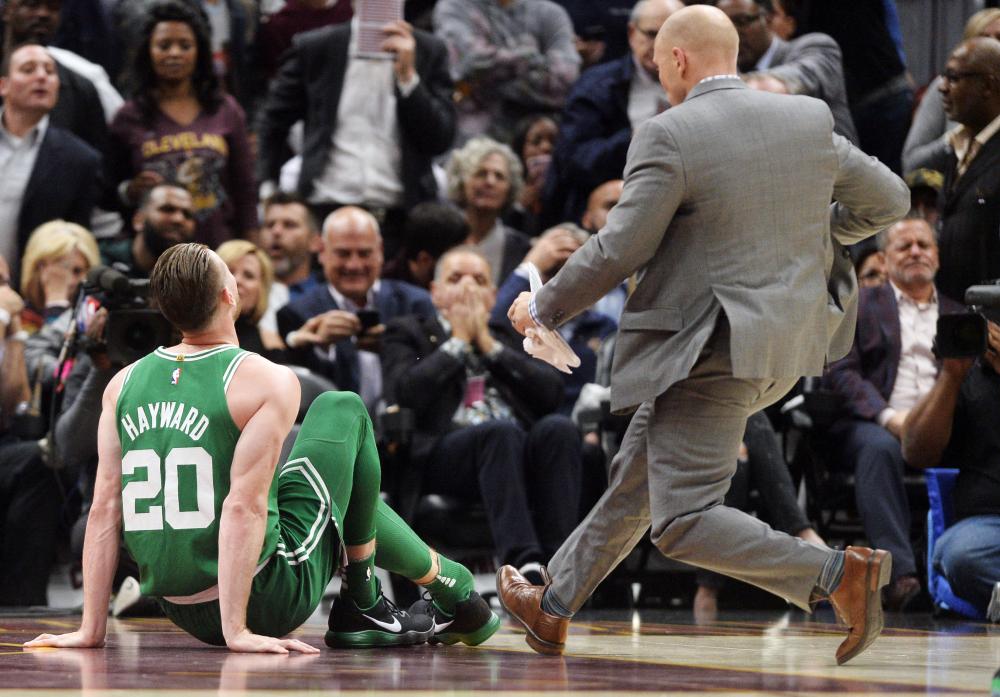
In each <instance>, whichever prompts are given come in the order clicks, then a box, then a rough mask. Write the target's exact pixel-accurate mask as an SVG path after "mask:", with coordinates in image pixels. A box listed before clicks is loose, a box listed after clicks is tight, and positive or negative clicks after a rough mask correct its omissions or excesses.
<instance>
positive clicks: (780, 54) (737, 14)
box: [717, 0, 858, 143]
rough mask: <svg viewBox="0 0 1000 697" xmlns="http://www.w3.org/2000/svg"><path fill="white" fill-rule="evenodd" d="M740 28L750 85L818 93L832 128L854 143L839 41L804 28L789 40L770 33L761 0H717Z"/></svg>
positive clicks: (742, 62) (743, 67)
mask: <svg viewBox="0 0 1000 697" xmlns="http://www.w3.org/2000/svg"><path fill="white" fill-rule="evenodd" d="M717 7H718V8H719V9H720V10H722V11H723V12H725V13H726V14H727V15H728V16H729V19H730V20H732V22H733V24H734V25H735V26H736V30H737V31H738V32H739V34H740V54H739V63H738V65H739V69H740V72H742V73H753V74H752V75H750V76H749V78H748V83H749V84H750V86H751V87H757V88H760V89H768V90H770V91H772V92H780V93H785V94H805V95H808V96H810V97H816V99H822V100H823V101H824V102H826V105H827V106H828V107H830V111H831V112H833V124H834V130H835V131H836V132H837V133H839V134H840V135H842V136H844V137H845V138H847V139H848V140H850V141H851V142H852V143H857V142H858V132H857V130H856V129H855V128H854V121H853V120H852V119H851V110H850V108H849V107H848V106H847V88H846V87H845V86H844V65H843V62H842V60H841V56H840V47H839V46H838V45H837V42H836V41H834V40H833V39H832V38H831V37H829V36H827V35H826V34H820V33H817V32H813V33H811V34H803V35H802V36H799V37H796V38H795V39H792V40H791V41H784V40H783V39H780V38H779V37H777V36H775V35H774V32H773V31H771V28H770V26H769V25H768V21H767V20H768V12H767V10H766V8H765V5H764V3H762V2H760V0H721V2H719V4H718V5H717Z"/></svg>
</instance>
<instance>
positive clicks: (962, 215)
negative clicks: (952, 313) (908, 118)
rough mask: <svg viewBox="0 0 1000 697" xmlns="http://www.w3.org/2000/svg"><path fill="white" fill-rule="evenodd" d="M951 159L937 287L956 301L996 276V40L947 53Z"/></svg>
mask: <svg viewBox="0 0 1000 697" xmlns="http://www.w3.org/2000/svg"><path fill="white" fill-rule="evenodd" d="M940 91H941V97H942V101H943V103H944V110H945V113H947V114H948V118H950V119H951V120H952V121H954V122H955V123H957V124H959V126H958V127H956V128H955V129H954V130H953V131H951V132H950V133H948V135H947V137H948V142H949V145H950V146H951V153H950V156H949V160H948V168H947V170H946V171H945V182H944V191H943V193H942V196H941V199H940V204H939V205H940V213H941V217H940V245H941V271H940V272H939V273H938V277H937V286H938V288H939V289H940V290H941V292H942V293H944V294H945V295H947V296H948V297H950V298H952V299H954V300H958V301H959V302H961V301H962V300H963V298H964V297H965V289H966V288H968V287H969V286H971V285H975V284H976V283H981V282H984V281H987V280H990V279H995V278H998V277H1000V237H998V235H997V230H998V229H1000V137H998V136H997V132H998V131H1000V41H997V40H996V39H993V38H989V37H976V38H974V39H969V40H968V41H965V42H963V43H961V44H960V45H959V46H958V48H956V49H955V50H954V52H952V54H951V56H950V57H949V58H948V62H947V64H946V66H945V71H944V73H943V75H942V80H941V87H940Z"/></svg>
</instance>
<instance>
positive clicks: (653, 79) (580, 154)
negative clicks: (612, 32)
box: [544, 0, 684, 225]
mask: <svg viewBox="0 0 1000 697" xmlns="http://www.w3.org/2000/svg"><path fill="white" fill-rule="evenodd" d="M683 7H684V3H683V2H681V1H680V0H640V1H639V2H637V3H636V5H635V7H634V8H633V9H632V14H631V16H630V18H629V23H628V43H629V48H630V49H631V52H630V54H629V55H627V56H625V57H624V58H619V59H618V60H614V61H611V62H609V63H604V64H602V65H598V66H594V67H593V68H591V69H590V70H588V71H586V72H585V73H584V74H583V75H582V76H581V77H580V79H579V81H577V83H576V85H575V86H574V87H573V91H572V92H570V95H569V98H568V99H567V101H566V108H565V109H564V110H563V118H562V124H561V126H560V135H559V142H558V143H557V144H556V149H555V152H554V153H553V158H552V165H551V166H550V168H549V174H548V181H547V182H546V185H545V193H544V197H545V208H546V210H545V219H546V225H555V224H557V223H559V222H562V221H564V220H579V219H580V216H581V215H582V214H583V212H584V210H586V208H587V198H588V197H589V196H590V192H591V191H593V190H594V189H596V188H597V187H598V186H600V185H601V184H603V183H604V182H606V181H610V180H612V179H621V178H622V171H623V170H624V169H625V153H626V152H628V146H629V143H630V142H631V140H632V131H633V129H635V128H636V127H637V126H638V125H639V124H640V123H642V122H643V121H645V120H646V119H648V118H650V117H651V116H655V115H656V114H658V113H660V112H661V111H664V110H665V109H667V108H668V107H669V106H670V104H669V102H667V100H666V96H665V95H664V94H663V89H662V88H661V87H660V83H659V78H658V77H657V69H656V63H654V62H653V43H654V39H655V38H656V33H657V32H658V31H659V29H660V27H661V26H663V23H664V22H666V21H667V17H669V16H670V15H671V14H673V13H674V12H676V11H677V10H680V9H682V8H683Z"/></svg>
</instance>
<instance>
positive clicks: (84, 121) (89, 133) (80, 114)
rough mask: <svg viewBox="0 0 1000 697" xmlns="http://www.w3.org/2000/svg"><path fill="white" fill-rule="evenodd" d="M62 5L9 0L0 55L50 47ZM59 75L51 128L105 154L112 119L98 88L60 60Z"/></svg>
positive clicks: (55, 1) (54, 0)
mask: <svg viewBox="0 0 1000 697" xmlns="http://www.w3.org/2000/svg"><path fill="white" fill-rule="evenodd" d="M60 5H61V3H60V2H58V0H45V2H27V1H26V0H8V2H7V3H6V4H5V5H4V8H3V19H4V27H3V29H4V31H3V35H2V37H0V44H2V46H3V48H2V51H0V52H2V53H3V54H4V55H9V54H10V53H12V52H13V51H14V49H16V48H17V47H18V46H23V45H25V44H39V45H41V46H45V45H47V44H49V43H50V42H51V41H52V37H53V34H54V33H55V31H56V27H57V26H58V24H59V11H60ZM53 58H55V56H53ZM56 73H57V75H58V77H59V98H58V100H57V101H56V106H55V108H54V109H52V112H51V113H50V115H49V118H50V120H51V123H52V125H53V126H58V127H59V128H63V129H65V130H67V131H70V132H71V133H72V134H73V135H75V136H76V137H77V138H80V139H82V140H84V141H86V142H87V143H88V144H90V145H91V146H92V147H93V148H94V149H95V150H97V151H98V152H103V150H104V147H105V145H106V144H107V140H108V125H107V121H109V120H110V119H111V116H112V115H111V114H106V113H105V112H104V109H103V107H102V105H101V99H100V96H99V93H98V91H97V88H96V86H95V85H94V83H93V82H91V81H90V80H89V79H88V78H87V77H85V76H84V75H81V74H80V73H77V72H76V71H74V70H72V69H70V68H68V67H66V66H65V65H63V64H62V63H61V62H60V61H59V60H58V59H57V60H56ZM119 103H120V97H119ZM88 227H89V225H88Z"/></svg>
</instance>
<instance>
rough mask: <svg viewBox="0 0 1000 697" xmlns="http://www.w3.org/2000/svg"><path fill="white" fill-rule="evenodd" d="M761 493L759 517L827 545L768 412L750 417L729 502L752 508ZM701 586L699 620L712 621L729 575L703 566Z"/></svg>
mask: <svg viewBox="0 0 1000 697" xmlns="http://www.w3.org/2000/svg"><path fill="white" fill-rule="evenodd" d="M751 491H756V492H757V493H758V494H759V495H760V508H759V509H758V510H757V511H756V513H757V514H758V516H759V517H761V518H763V519H764V520H766V521H767V522H768V523H770V524H771V527H773V528H774V529H775V530H780V531H781V532H787V533H788V534H789V535H795V536H796V537H800V538H802V539H803V540H805V541H806V542H812V543H813V544H817V545H821V546H826V543H825V542H824V541H823V538H822V537H820V536H819V534H817V532H816V530H815V529H813V526H812V523H810V522H809V519H808V518H806V515H805V513H804V512H803V511H802V509H801V508H800V507H799V504H798V500H797V497H796V492H795V484H793V483H792V477H791V474H789V472H788V464H787V463H786V462H785V458H784V455H783V453H782V452H781V443H780V442H779V441H778V435H777V434H776V433H775V432H774V427H773V426H771V422H770V421H769V420H768V418H767V415H766V414H764V412H762V411H759V412H757V413H756V414H753V415H751V416H750V418H749V419H747V427H746V432H745V433H744V434H743V443H742V444H741V445H740V455H739V459H738V460H737V461H736V474H734V475H733V480H732V483H731V484H730V486H729V491H728V492H726V498H725V502H724V503H725V505H726V506H732V507H733V508H738V509H739V510H741V511H749V510H750V492H751ZM696 576H697V579H698V590H697V591H696V592H695V596H694V617H695V621H697V622H699V623H702V622H712V621H714V620H715V619H716V617H717V615H718V612H719V591H721V590H722V588H723V586H724V585H725V582H726V577H725V576H721V575H719V574H715V573H712V572H711V571H705V570H702V569H699V570H698V572H697V574H696Z"/></svg>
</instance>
